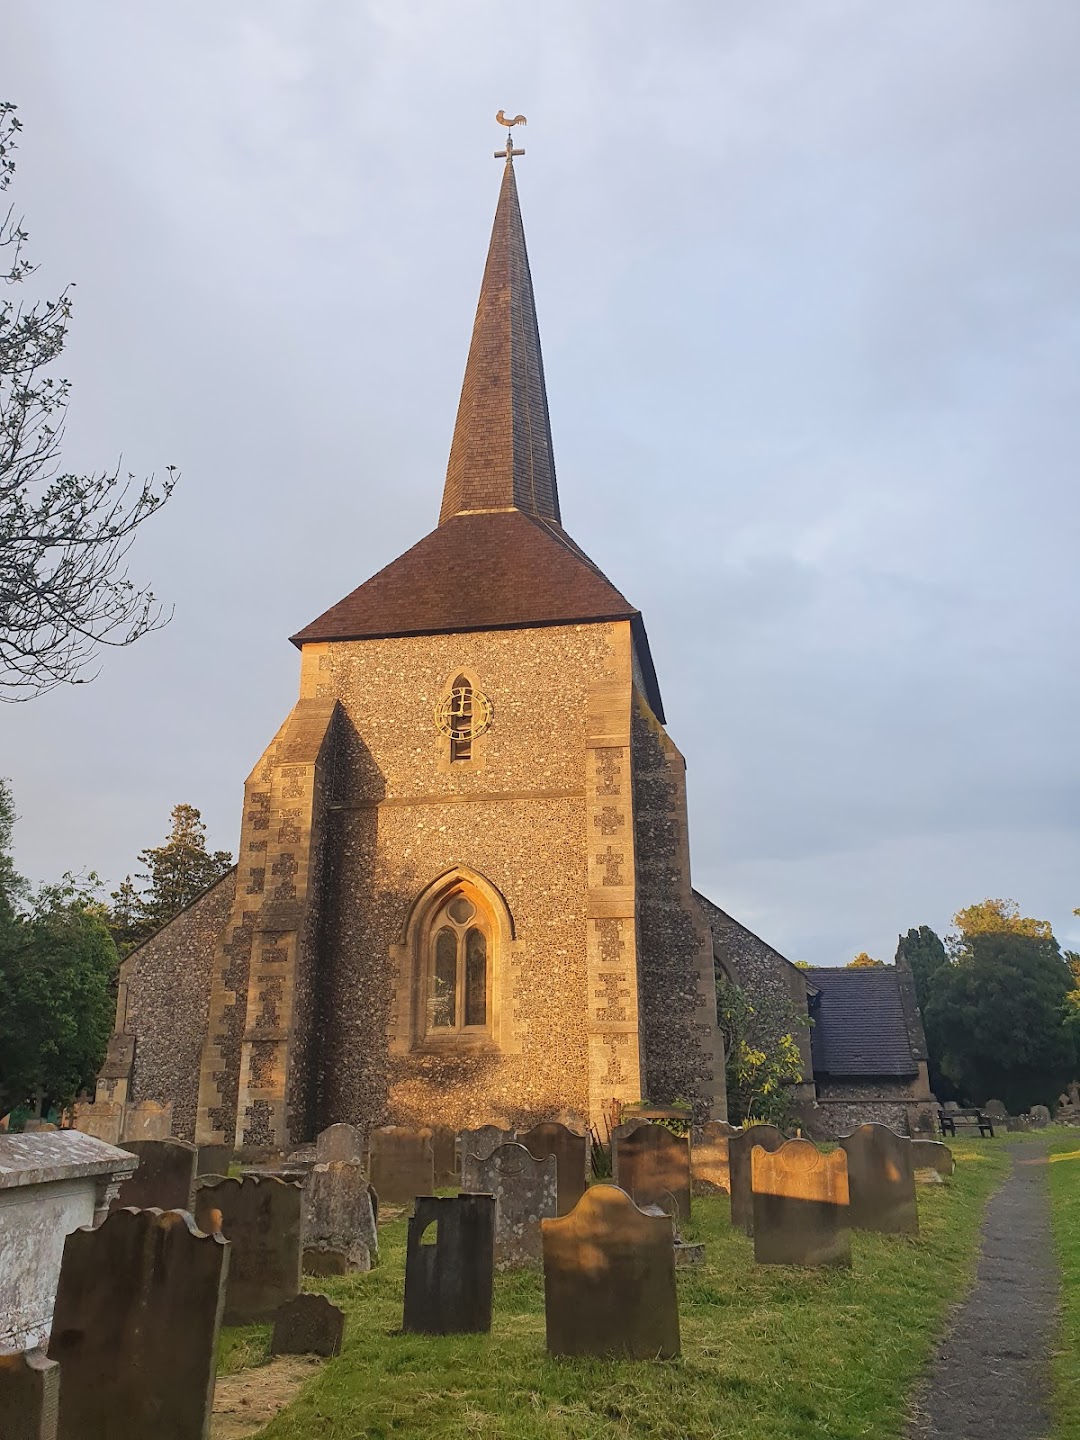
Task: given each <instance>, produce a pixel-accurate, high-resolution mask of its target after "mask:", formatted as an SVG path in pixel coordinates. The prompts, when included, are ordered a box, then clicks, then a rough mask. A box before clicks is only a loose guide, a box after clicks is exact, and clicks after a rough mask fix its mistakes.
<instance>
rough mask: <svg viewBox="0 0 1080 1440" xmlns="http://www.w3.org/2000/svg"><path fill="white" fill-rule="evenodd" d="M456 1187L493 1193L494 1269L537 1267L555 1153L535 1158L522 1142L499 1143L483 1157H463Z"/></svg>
mask: <svg viewBox="0 0 1080 1440" xmlns="http://www.w3.org/2000/svg"><path fill="white" fill-rule="evenodd" d="M461 1165H462V1175H461V1188H462V1190H464V1191H466V1192H467V1193H469V1194H473V1195H494V1196H495V1269H496V1270H500V1271H502V1270H522V1269H530V1268H536V1269H539V1267H540V1265H541V1264H542V1263H543V1254H544V1250H543V1242H542V1240H541V1238H540V1222H541V1220H546V1219H552V1220H554V1219H555V1216H556V1212H557V1210H558V1203H559V1187H558V1179H557V1176H556V1170H555V1156H554V1155H548V1156H546V1157H545V1159H543V1160H534V1159H533V1157H532V1156H531V1155H530V1154H529V1152H528V1150H526V1149H525V1146H524V1145H516V1144H515V1145H500V1146H499V1147H498V1149H496V1150H493V1151H492V1152H491V1155H490V1156H489V1157H488V1158H487V1159H486V1160H480V1159H478V1158H477V1157H476V1156H475V1155H465V1156H463V1157H462V1162H461Z"/></svg>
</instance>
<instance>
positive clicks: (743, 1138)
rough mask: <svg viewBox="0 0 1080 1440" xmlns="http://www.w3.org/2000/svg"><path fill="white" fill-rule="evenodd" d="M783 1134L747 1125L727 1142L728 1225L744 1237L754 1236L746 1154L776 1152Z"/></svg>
mask: <svg viewBox="0 0 1080 1440" xmlns="http://www.w3.org/2000/svg"><path fill="white" fill-rule="evenodd" d="M783 1143H784V1135H783V1131H781V1130H778V1129H777V1128H776V1126H775V1125H750V1126H748V1127H747V1128H746V1129H744V1130H740V1131H739V1133H738V1134H737V1135H732V1136H731V1137H730V1138H729V1140H728V1184H729V1185H730V1187H731V1190H730V1194H731V1223H732V1225H733V1226H735V1227H736V1228H737V1229H739V1230H745V1231H746V1233H747V1235H752V1234H753V1233H754V1186H753V1181H752V1178H751V1174H750V1153H751V1151H752V1150H753V1149H754V1147H755V1146H760V1147H761V1149H763V1150H779V1148H780V1146H781V1145H783Z"/></svg>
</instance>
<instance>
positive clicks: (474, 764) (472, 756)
mask: <svg viewBox="0 0 1080 1440" xmlns="http://www.w3.org/2000/svg"><path fill="white" fill-rule="evenodd" d="M462 680H464V681H466V683H467V684H468V686H469V688H470V689H471V690H481V691H482V690H483V686H482V685H481V684H480V680H479V677H478V676H477V674H476V671H475V670H470V669H469V668H468V667H467V666H461V665H459V666H456V667H455V668H454V669H453V670H451V672H450V673H449V675H447V676H446V678H445V680H444V681H443V685H442V688H441V689H440V691H439V695H440V697H444V696H447V695H449V694H450V692H451V691H452V690H453V688H454V686H455V685H457V684H459V683H460V682H461V681H462ZM489 733H490V731H488V730H485V731H484V733H483V734H482V735H475V736H473V740H472V744H471V747H470V751H469V758H468V759H467V760H466V759H464V758H455V757H454V742H453V740H451V738H450V736H449V735H444V734H443V733H442V731H441V730H440V731H438V732H437V734H438V739H439V763H438V770H439V773H440V774H447V773H449V772H453V774H455V775H468V774H471V773H474V772H475V771H478V770H483V768H484V759H485V755H486V752H487V739H488V735H489Z"/></svg>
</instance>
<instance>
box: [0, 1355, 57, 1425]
mask: <svg viewBox="0 0 1080 1440" xmlns="http://www.w3.org/2000/svg"><path fill="white" fill-rule="evenodd" d="M59 1419H60V1366H59V1365H58V1364H57V1363H56V1361H55V1360H50V1359H49V1357H48V1356H47V1355H46V1354H45V1352H44V1350H27V1351H25V1352H23V1353H21V1354H18V1355H0V1437H2V1440H56V1430H57V1425H58V1423H59Z"/></svg>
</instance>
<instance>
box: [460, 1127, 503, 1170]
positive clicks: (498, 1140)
mask: <svg viewBox="0 0 1080 1440" xmlns="http://www.w3.org/2000/svg"><path fill="white" fill-rule="evenodd" d="M516 1139H517V1132H516V1131H515V1130H503V1129H502V1128H501V1127H500V1126H498V1125H478V1126H477V1127H476V1129H475V1130H462V1131H461V1132H460V1133H459V1134H458V1137H457V1153H458V1168H457V1173H458V1174H459V1175H460V1174H461V1173H462V1171H461V1166H462V1162H463V1161H464V1159H465V1156H466V1155H475V1156H476V1158H477V1159H478V1160H487V1159H488V1158H489V1156H490V1155H491V1152H492V1151H493V1150H497V1149H498V1147H499V1146H500V1145H512V1144H513V1143H514V1141H515V1140H516Z"/></svg>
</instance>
